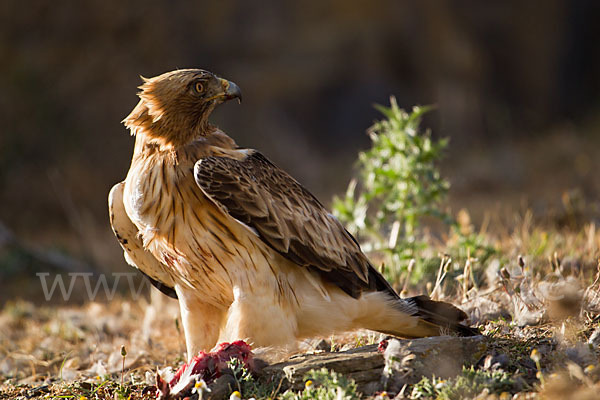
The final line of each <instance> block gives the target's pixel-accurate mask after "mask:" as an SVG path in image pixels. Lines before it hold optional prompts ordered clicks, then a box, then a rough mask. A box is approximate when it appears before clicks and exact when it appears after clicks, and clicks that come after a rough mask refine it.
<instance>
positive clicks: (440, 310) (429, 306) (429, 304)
mask: <svg viewBox="0 0 600 400" xmlns="http://www.w3.org/2000/svg"><path fill="white" fill-rule="evenodd" d="M404 300H405V301H408V302H410V303H413V304H415V305H416V306H417V313H416V314H415V315H416V316H419V317H421V318H422V319H424V320H425V321H427V322H431V323H432V324H435V325H438V326H440V327H442V328H447V329H449V330H451V331H452V332H455V333H457V334H458V335H460V336H475V335H479V334H480V333H479V330H478V329H477V328H472V327H470V326H467V325H463V324H462V323H461V322H462V321H464V320H466V319H467V314H465V313H464V312H463V311H462V310H459V309H458V308H456V307H455V306H453V305H452V304H450V303H444V302H443V301H435V300H431V299H430V298H429V297H427V296H415V297H410V298H407V299H404Z"/></svg>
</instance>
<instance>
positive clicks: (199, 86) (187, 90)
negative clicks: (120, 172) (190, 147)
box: [123, 69, 242, 145]
mask: <svg viewBox="0 0 600 400" xmlns="http://www.w3.org/2000/svg"><path fill="white" fill-rule="evenodd" d="M142 79H143V80H144V83H143V84H142V85H141V86H140V87H139V88H140V89H141V91H140V92H139V93H138V96H139V97H140V101H139V103H138V105H137V106H136V107H135V108H134V109H133V111H132V112H131V113H130V114H129V115H128V116H127V117H126V118H125V119H124V120H123V123H124V124H125V126H126V127H127V128H129V129H130V131H131V133H132V134H133V135H136V134H138V133H140V131H143V132H144V134H146V135H147V136H148V137H149V139H151V140H155V141H157V142H159V143H161V144H168V145H183V144H186V143H188V142H190V141H192V140H194V139H196V138H198V137H200V136H202V135H205V134H207V133H208V132H210V125H209V123H208V116H209V115H210V113H211V112H212V110H213V109H214V108H215V106H216V105H218V104H221V103H223V102H225V101H227V100H231V99H238V101H241V99H242V93H241V91H240V88H239V87H238V86H237V85H236V84H235V83H233V82H229V81H227V80H225V79H222V78H219V77H218V76H216V75H215V74H213V73H211V72H208V71H204V70H201V69H182V70H176V71H172V72H167V73H164V74H162V75H159V76H156V77H154V78H150V79H146V78H142Z"/></svg>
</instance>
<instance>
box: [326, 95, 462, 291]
mask: <svg viewBox="0 0 600 400" xmlns="http://www.w3.org/2000/svg"><path fill="white" fill-rule="evenodd" d="M376 107H377V109H378V110H379V111H381V113H382V114H383V115H384V116H385V117H386V119H383V120H381V121H377V122H375V124H374V125H373V126H372V127H371V128H370V129H369V131H368V133H369V136H370V138H371V141H372V147H371V149H369V150H367V151H365V152H362V153H360V155H359V160H358V167H359V169H360V178H359V180H358V182H357V181H352V182H351V183H350V185H349V186H348V189H347V191H346V194H345V196H344V197H342V198H338V197H336V198H335V199H334V201H333V211H334V214H335V215H336V216H337V217H338V218H339V219H340V220H341V221H342V222H343V223H345V224H346V225H347V227H348V229H349V230H350V232H352V233H354V234H356V235H357V236H358V237H359V239H360V240H361V241H363V242H364V243H365V244H364V249H365V251H375V252H379V253H382V254H383V255H384V261H385V263H386V264H388V265H391V266H393V268H391V269H390V268H388V269H387V274H386V275H388V276H386V278H388V279H389V280H391V281H396V282H397V281H398V278H399V276H398V271H397V270H395V269H396V268H397V266H399V265H400V264H406V261H408V260H409V259H411V258H418V257H419V256H420V253H421V250H422V249H423V248H424V247H425V244H424V243H423V241H422V238H421V235H420V234H421V232H420V227H421V221H422V219H423V218H424V217H433V218H436V219H438V220H441V221H443V222H444V223H446V224H450V223H452V218H451V216H450V215H448V214H447V213H445V212H444V211H442V208H441V205H442V202H443V200H444V199H445V196H446V193H447V191H448V188H449V183H448V182H447V181H446V180H445V179H443V178H442V177H441V175H440V172H439V170H438V168H437V166H436V164H437V162H438V161H440V159H441V158H442V154H443V151H444V149H445V148H446V146H447V145H448V140H447V139H440V140H437V141H436V140H434V139H432V138H431V132H430V131H429V130H426V131H422V130H421V129H420V124H421V118H422V116H423V114H425V113H426V112H427V111H428V110H429V108H428V107H414V108H413V111H412V112H411V113H407V112H406V111H404V110H402V109H400V108H399V107H398V104H397V103H396V99H395V98H394V97H391V98H390V107H383V106H376Z"/></svg>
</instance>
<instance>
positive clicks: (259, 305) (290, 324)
mask: <svg viewBox="0 0 600 400" xmlns="http://www.w3.org/2000/svg"><path fill="white" fill-rule="evenodd" d="M265 292H266V291H263V295H262V296H261V295H257V294H256V293H251V294H249V295H248V294H247V293H243V292H242V291H241V290H239V288H234V298H235V300H234V302H233V303H232V304H231V306H230V307H229V311H228V312H227V322H226V324H225V327H224V329H223V330H222V331H221V335H220V337H219V342H233V341H235V340H245V341H248V343H249V344H250V345H251V346H252V347H253V348H257V347H263V346H283V345H292V344H294V343H295V340H296V335H295V332H296V320H295V318H294V317H293V315H292V313H291V311H290V309H289V308H287V307H286V306H283V305H282V304H281V303H280V302H279V301H278V299H277V298H275V297H274V296H269V295H268V294H267V293H265Z"/></svg>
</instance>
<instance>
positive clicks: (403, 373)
mask: <svg viewBox="0 0 600 400" xmlns="http://www.w3.org/2000/svg"><path fill="white" fill-rule="evenodd" d="M377 347H378V346H377V345H369V346H364V347H359V348H356V349H352V350H348V351H342V352H334V353H318V354H306V355H299V356H296V357H294V358H292V359H290V360H288V361H285V362H282V363H277V364H273V365H270V366H267V367H265V368H264V369H263V370H262V372H261V378H262V379H267V380H271V381H275V382H279V381H281V380H282V379H283V381H282V385H281V389H282V390H285V389H288V388H292V389H294V390H300V389H302V388H303V387H304V376H305V374H306V373H307V372H308V371H310V370H312V369H321V368H327V369H329V370H334V371H336V372H338V373H340V374H343V375H344V376H346V377H347V378H349V379H353V380H354V381H355V382H356V384H357V387H358V390H359V391H360V392H362V393H364V394H365V395H370V394H373V393H374V392H375V391H377V390H382V389H385V390H388V391H389V392H394V393H396V392H398V391H399V390H400V389H401V388H402V386H403V385H404V384H406V383H408V384H413V383H416V382H418V381H419V380H420V379H421V377H423V376H432V375H435V376H439V377H451V376H455V375H457V374H458V373H460V372H461V368H462V365H463V364H464V363H465V362H471V363H475V362H476V361H477V360H478V359H480V358H481V356H482V354H483V352H484V351H485V349H486V347H487V346H486V344H485V338H484V337H483V336H474V337H468V338H463V337H454V336H436V337H430V338H422V339H411V340H400V339H390V340H389V341H388V345H387V348H386V350H385V352H384V353H383V354H382V353H381V352H379V351H378V350H377Z"/></svg>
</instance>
